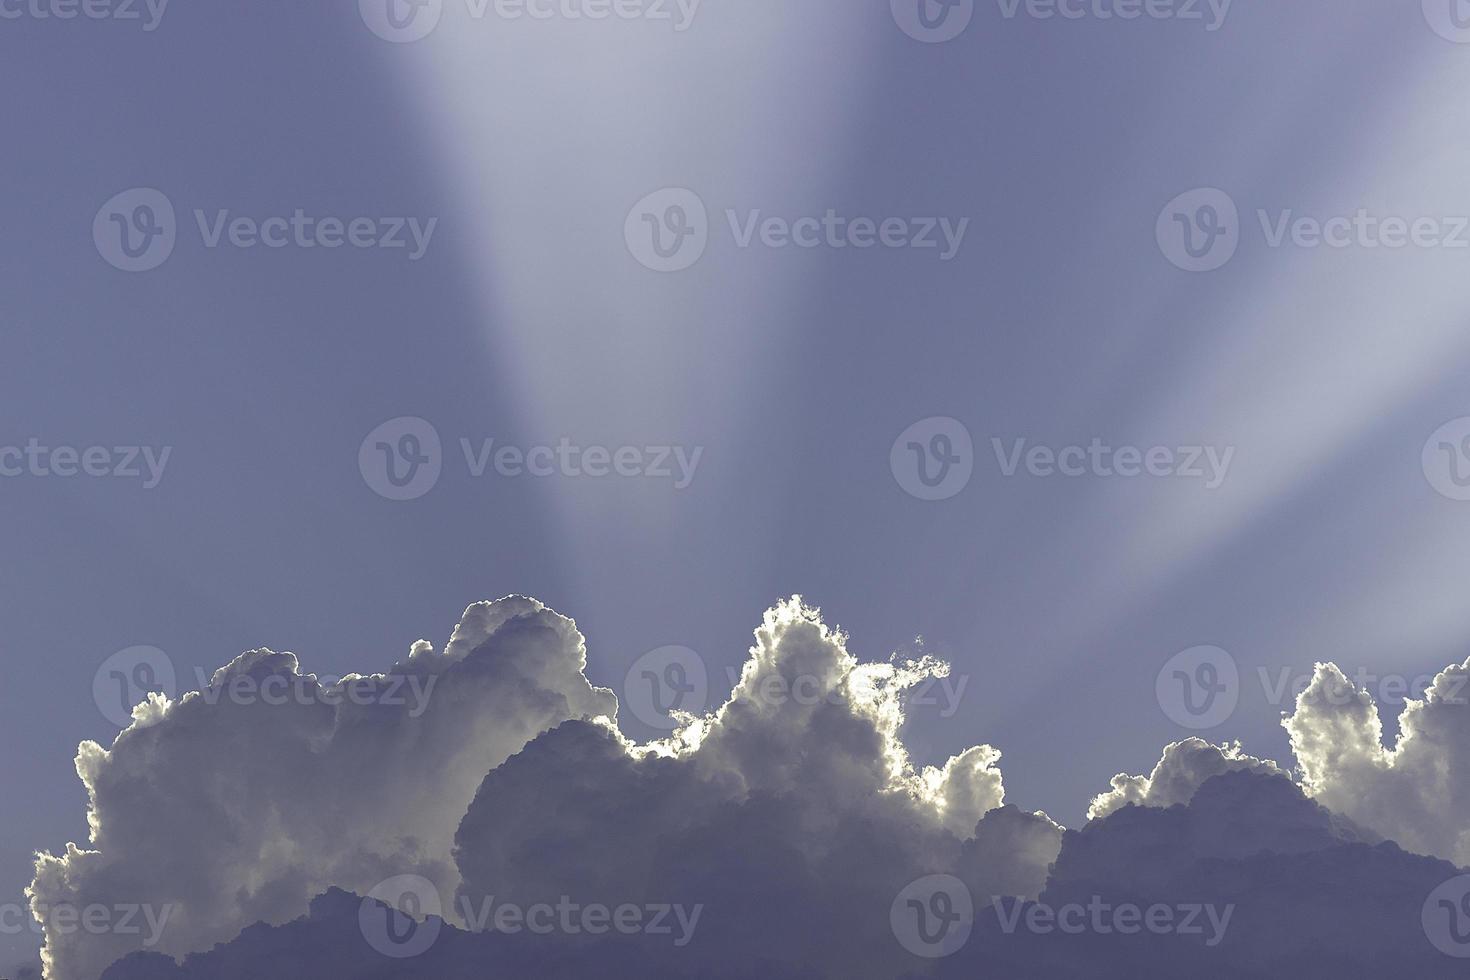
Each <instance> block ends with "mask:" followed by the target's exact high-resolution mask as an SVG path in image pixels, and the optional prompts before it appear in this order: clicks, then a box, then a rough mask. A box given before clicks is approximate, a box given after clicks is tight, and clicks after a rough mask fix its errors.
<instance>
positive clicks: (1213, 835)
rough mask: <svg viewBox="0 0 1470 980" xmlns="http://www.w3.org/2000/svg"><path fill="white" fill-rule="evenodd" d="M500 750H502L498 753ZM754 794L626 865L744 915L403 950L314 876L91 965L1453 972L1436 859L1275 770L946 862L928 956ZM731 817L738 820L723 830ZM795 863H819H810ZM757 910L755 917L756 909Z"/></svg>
mask: <svg viewBox="0 0 1470 980" xmlns="http://www.w3.org/2000/svg"><path fill="white" fill-rule="evenodd" d="M559 732H560V733H561V734H560V735H559V736H558V735H552V736H547V737H545V738H543V739H540V740H538V744H542V745H546V746H547V749H546V752H547V754H548V757H550V756H556V757H559V758H564V759H580V760H584V759H585V758H586V756H585V755H584V750H586V749H590V747H591V746H592V745H599V744H600V745H601V746H602V747H603V748H602V750H603V751H605V752H607V753H609V754H608V755H607V756H605V758H612V759H617V758H623V759H626V755H625V754H622V753H620V752H618V746H617V739H616V737H615V736H613V735H612V734H611V733H609V732H607V731H606V730H602V731H600V732H599V730H598V728H597V726H593V725H586V724H577V723H570V724H568V725H565V726H563V727H562V728H561V729H559ZM576 745H582V746H583V748H573V746H576ZM567 752H570V753H571V755H570V757H569V756H567V755H566V753H567ZM518 758H519V757H518ZM516 764H517V763H516V760H512V762H511V763H508V766H507V767H511V766H514V765H516ZM653 771H655V772H656V773H657V775H655V776H654V777H653V778H654V779H655V780H658V779H661V778H667V777H668V776H669V774H670V773H671V772H673V771H674V770H672V769H671V768H670V766H669V760H667V759H665V760H662V762H659V763H658V764H657V765H656V766H655V769H654V770H653ZM643 788H645V789H655V788H658V787H655V786H653V785H647V786H644V787H643ZM570 795H571V796H572V797H575V796H577V795H578V794H577V793H575V792H574V793H572V794H570ZM624 805H625V802H615V803H614V804H612V805H611V808H612V809H618V808H620V807H622V806H624ZM1000 814H1007V816H1006V817H1003V818H1002V819H1006V820H1018V821H1020V822H1022V823H1024V822H1026V818H1025V816H1024V815H1022V814H1019V813H1018V812H1017V811H1014V810H1013V809H1011V808H1005V809H1002V810H996V811H993V812H992V813H991V814H989V815H988V816H987V817H986V820H987V821H989V820H991V819H995V818H996V817H997V815H1000ZM764 815H765V817H766V818H767V819H766V820H757V819H756V816H755V815H754V814H751V813H747V814H745V815H740V816H737V815H734V814H733V813H732V815H731V817H730V819H729V820H727V821H723V822H719V823H717V825H716V827H715V828H714V829H715V830H716V831H717V833H716V834H712V835H696V836H695V837H694V838H692V840H693V841H694V842H697V843H699V844H701V845H703V846H704V847H706V848H709V850H704V851H697V852H692V853H690V852H683V851H680V852H678V853H675V854H673V855H669V856H668V857H667V859H666V860H664V861H661V862H659V864H660V866H659V867H658V868H656V869H654V870H653V871H652V872H651V873H650V875H649V876H648V877H647V878H646V879H640V880H646V881H657V882H658V883H659V884H660V885H668V884H670V883H671V882H673V881H674V880H675V879H676V878H677V877H678V875H680V874H681V872H680V870H679V867H680V866H681V865H685V866H690V867H691V868H692V869H693V870H692V871H690V872H683V873H684V874H687V875H688V876H689V877H688V878H687V880H686V883H687V884H689V885H690V886H691V887H693V888H694V891H692V892H690V893H689V894H688V895H685V896H684V897H685V898H689V897H693V896H694V894H695V893H696V892H697V893H698V894H699V895H700V896H702V897H703V898H704V900H706V901H707V902H708V903H709V904H708V905H707V907H706V909H705V913H704V915H705V919H703V920H701V922H702V923H703V922H706V921H707V922H708V923H710V924H711V925H713V924H715V923H716V922H718V921H719V919H720V918H721V917H722V916H721V913H722V912H723V916H724V917H727V918H731V919H734V920H736V922H737V923H749V925H748V926H745V925H738V924H737V926H736V928H734V929H733V930H730V929H726V930H722V929H720V928H710V929H706V928H705V927H704V925H703V924H702V925H701V927H700V929H699V930H698V931H697V934H696V935H695V936H694V937H693V941H692V942H691V943H689V944H688V945H687V946H684V947H679V946H676V945H675V944H674V943H673V942H672V941H670V938H669V937H663V936H654V935H649V934H647V933H640V934H630V935H624V936H617V937H609V936H606V935H604V936H588V935H572V934H570V933H567V932H565V931H563V930H552V931H551V932H548V933H546V934H541V935H536V934H531V933H530V932H529V931H527V930H526V929H520V930H518V931H516V932H514V933H509V932H504V931H497V930H489V931H484V932H468V931H464V930H461V929H457V928H455V927H453V926H451V925H448V924H441V923H439V922H438V921H437V920H433V919H430V920H427V921H425V922H424V923H423V924H421V925H418V926H415V925H414V924H413V923H412V922H411V921H409V920H407V919H403V918H401V917H400V918H399V919H398V921H397V927H398V928H400V929H402V930H403V931H402V935H403V936H409V935H412V934H413V933H414V932H415V930H416V929H429V930H430V931H431V933H432V936H433V942H431V943H429V944H428V945H427V946H426V947H425V948H424V949H423V950H422V952H421V953H419V955H416V956H413V957H410V958H403V959H395V958H393V957H391V956H385V955H383V954H382V953H381V952H379V951H378V950H376V949H374V948H373V946H372V943H371V941H370V940H369V939H368V938H367V937H368V936H370V935H371V934H372V929H371V928H365V926H364V923H373V922H386V921H390V918H391V917H392V916H393V913H391V912H390V911H389V909H388V908H387V907H386V906H383V905H381V904H379V903H378V902H375V901H373V900H371V899H367V900H364V899H362V898H360V897H358V896H355V895H349V894H345V893H342V892H337V891H334V892H331V893H329V894H327V895H325V896H323V897H322V898H320V899H318V900H317V901H316V902H314V903H313V905H312V909H311V914H310V915H309V916H308V917H306V918H303V919H302V920H300V921H298V922H294V923H291V924H289V925H286V926H281V927H269V926H256V927H252V928H251V929H249V930H247V931H246V932H245V933H244V934H243V935H242V936H241V937H240V938H239V939H238V940H236V941H235V942H233V943H230V944H228V945H225V946H222V947H220V948H218V949H216V950H214V951H212V952H209V953H205V954H201V955H197V956H193V957H190V958H189V959H188V961H187V962H186V963H185V964H184V965H183V966H176V965H175V964H173V962H172V961H170V960H168V959H167V958H165V957H159V956H155V955H151V954H146V955H135V956H133V957H130V958H128V959H126V960H124V961H122V962H120V963H118V964H116V965H115V966H114V967H113V968H112V969H110V970H109V971H108V972H107V973H106V975H105V976H104V978H103V980H247V978H248V980H254V978H257V977H259V976H262V975H270V976H272V977H273V978H274V980H322V978H336V977H341V978H358V977H372V978H374V980H409V978H417V977H424V976H432V977H435V978H436V980H472V978H473V980H495V978H507V980H509V978H518V977H524V976H537V977H546V978H549V980H561V978H566V980H572V978H581V977H586V976H598V977H603V978H606V980H623V978H628V980H632V978H638V980H642V978H646V977H658V978H660V980H680V978H691V980H692V978H696V977H698V978H718V980H725V978H729V980H734V978H749V977H752V976H760V977H771V978H774V980H794V978H809V980H816V978H836V977H841V978H844V980H847V978H855V980H892V978H895V977H908V978H919V977H929V978H936V980H948V978H954V980H971V978H974V977H990V976H994V977H1006V978H1016V980H1070V978H1073V977H1087V978H1089V980H1136V978H1137V977H1141V976H1150V977H1152V976H1170V977H1173V976H1208V977H1231V978H1232V980H1276V978H1279V977H1288V976H1289V977H1292V978H1293V980H1369V978H1372V980H1377V978H1381V977H1388V976H1412V977H1414V978H1416V980H1452V978H1461V977H1463V976H1464V960H1462V959H1453V958H1451V957H1448V956H1445V955H1443V954H1442V953H1441V952H1440V951H1439V950H1438V949H1436V948H1435V945H1434V943H1433V941H1432V940H1431V938H1430V937H1429V935H1428V934H1427V932H1426V926H1425V923H1424V922H1423V921H1421V910H1422V909H1423V908H1425V906H1426V901H1425V900H1426V897H1429V896H1432V895H1433V894H1434V893H1435V890H1436V889H1437V888H1439V887H1440V886H1441V885H1442V884H1443V883H1445V882H1446V880H1453V879H1452V876H1453V875H1455V869H1454V868H1453V867H1452V866H1451V865H1449V864H1447V863H1446V862H1443V861H1439V860H1436V859H1433V858H1427V857H1420V856H1416V855H1412V854H1408V853H1406V852H1405V851H1403V850H1401V849H1400V848H1399V847H1398V846H1397V845H1395V844H1392V843H1387V842H1385V843H1373V842H1371V841H1369V840H1365V839H1363V838H1362V837H1361V836H1360V835H1359V834H1357V833H1356V832H1355V831H1353V830H1351V829H1350V828H1345V827H1344V825H1343V824H1342V823H1341V822H1340V821H1338V820H1337V819H1336V818H1335V816H1334V815H1333V814H1331V813H1329V812H1328V811H1327V810H1326V809H1325V808H1323V807H1322V806H1320V805H1319V804H1316V803H1314V802H1312V801H1311V800H1309V799H1307V798H1306V797H1305V796H1304V795H1303V794H1302V792H1301V791H1300V789H1299V788H1298V787H1297V786H1295V785H1294V784H1293V783H1292V782H1291V781H1290V780H1289V779H1287V778H1286V777H1284V776H1281V775H1270V774H1263V773H1259V772H1251V771H1240V770H1236V771H1231V772H1227V773H1225V774H1223V775H1220V776H1216V777H1213V778H1211V779H1208V780H1206V781H1205V782H1204V784H1202V785H1201V787H1200V788H1199V790H1198V791H1197V792H1196V793H1195V795H1194V797H1193V799H1192V800H1191V801H1190V802H1188V803H1187V804H1180V805H1175V806H1172V807H1168V808H1159V807H1144V806H1137V805H1128V806H1124V807H1122V808H1121V809H1119V810H1117V811H1115V812H1114V813H1112V814H1111V815H1110V816H1108V817H1106V818H1103V819H1100V820H1097V821H1093V822H1092V823H1090V824H1088V825H1087V826H1085V827H1083V828H1082V829H1081V830H1078V831H1068V832H1066V834H1065V837H1064V840H1063V843H1062V849H1061V854H1060V856H1058V857H1057V859H1056V861H1055V864H1054V866H1053V869H1052V871H1051V874H1050V877H1049V880H1048V882H1047V884H1046V887H1045V889H1044V890H1043V891H1042V892H1041V894H1040V895H1039V896H1037V898H1036V899H1035V900H1033V901H1025V902H1017V901H1014V900H1011V899H1003V898H992V897H991V895H989V894H987V893H986V892H984V891H977V890H973V889H970V888H969V886H967V885H965V884H964V883H963V882H957V883H956V885H954V886H952V887H959V888H963V889H966V892H965V893H966V895H967V897H968V898H970V899H972V901H971V902H970V903H969V904H968V905H967V906H966V913H965V921H964V922H963V931H964V933H965V936H966V939H965V941H964V942H963V943H960V944H959V945H958V946H957V948H955V949H953V950H952V951H951V952H950V955H948V956H946V957H944V958H926V957H925V956H923V955H916V954H915V953H913V952H911V951H910V950H908V949H906V948H904V947H903V941H902V939H901V938H900V931H899V930H896V929H893V928H890V926H891V922H890V913H891V906H892V900H893V895H892V894H888V893H884V892H883V891H882V889H877V888H870V887H869V886H870V884H871V883H872V882H873V879H874V877H875V875H874V872H873V866H874V865H877V866H879V867H880V868H885V867H887V866H888V865H889V864H890V861H889V859H887V858H886V857H885V855H883V854H882V853H880V852H876V851H875V852H872V853H871V854H870V855H869V861H868V862H866V863H865V862H848V863H845V864H841V865H830V866H827V867H823V868H820V869H814V868H812V867H811V866H809V865H807V864H805V863H803V861H802V858H803V855H801V854H799V853H796V852H795V851H794V849H780V850H774V851H770V850H768V851H760V850H757V851H754V852H749V851H746V850H744V848H745V847H747V846H748V845H750V844H751V843H753V842H754V840H756V839H758V838H759V831H760V829H761V828H769V827H772V826H784V827H785V829H787V830H789V829H790V827H789V826H787V825H785V820H786V819H787V817H789V816H790V814H789V813H787V812H784V811H782V810H781V809H780V808H775V809H772V810H765V811H764ZM703 819H704V818H703V817H700V818H699V819H698V820H696V821H695V822H696V823H698V822H701V821H702V820H703ZM751 824H754V825H755V827H756V830H754V831H752V830H751V829H750V825H751ZM742 830H744V831H745V836H743V837H739V836H737V837H736V838H735V839H734V840H729V841H726V840H723V839H722V835H723V834H725V833H727V832H733V833H736V834H737V835H738V834H739V833H740V832H741V831H742ZM975 839H976V840H979V839H980V838H979V837H977V838H975ZM561 842H562V838H561V836H560V835H559V834H556V835H553V837H552V838H551V839H548V840H546V841H542V842H539V843H541V844H544V845H546V846H547V847H548V848H552V847H554V846H556V845H558V844H560V843H561ZM525 843H526V842H524V841H522V842H518V843H517V845H516V847H517V848H520V847H523V846H525ZM619 843H622V841H615V842H613V846H617V844H619ZM486 845H487V846H491V845H492V842H489V841H487V842H486ZM588 849H589V850H590V849H591V848H590V846H589V848H588ZM547 853H550V852H549V851H548V852H547ZM793 862H794V863H793ZM572 864H573V862H572V861H571V860H567V861H564V862H560V863H559V867H560V868H561V870H559V871H558V872H556V873H557V874H558V875H567V874H573V873H574V872H572V871H571V866H572ZM628 864H629V865H631V864H633V861H631V860H630V861H629V862H628ZM526 867H527V870H528V871H529V868H530V862H529V861H528V862H526ZM814 870H820V874H821V876H822V877H821V878H818V879H814V878H813V876H812V873H811V872H813V871H814ZM878 876H879V877H881V876H882V872H881V871H880V872H879V874H878ZM560 880H561V881H566V879H565V878H561V879H560ZM467 881H468V875H467ZM516 881H517V884H516V885H515V886H514V887H515V888H516V889H517V890H518V891H522V892H524V889H526V888H527V887H528V886H527V885H526V884H525V882H524V881H523V880H521V879H520V878H517V879H516ZM470 887H473V886H470ZM844 887H845V888H846V889H848V891H847V892H846V893H845V894H844V893H843V892H842V889H843V888H844ZM553 890H554V888H553ZM497 900H498V899H497ZM1130 909H1131V910H1133V911H1132V912H1129V910H1130ZM901 911H905V910H902V909H901ZM956 914H958V913H956ZM1066 923H1071V924H1073V925H1077V924H1080V925H1081V928H1072V927H1070V926H1067V925H1065V924H1066ZM1145 923H1147V925H1145ZM766 928H773V929H774V930H775V931H774V932H770V933H766V932H763V931H761V930H763V929H766ZM908 938H911V937H908ZM884 946H886V947H887V948H886V949H884V948H880V947H884Z"/></svg>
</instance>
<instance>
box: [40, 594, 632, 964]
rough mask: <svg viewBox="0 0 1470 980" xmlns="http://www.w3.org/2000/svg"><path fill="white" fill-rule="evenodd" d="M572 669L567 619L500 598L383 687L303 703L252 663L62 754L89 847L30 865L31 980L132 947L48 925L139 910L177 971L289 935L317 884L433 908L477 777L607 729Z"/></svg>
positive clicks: (119, 936)
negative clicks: (407, 894)
mask: <svg viewBox="0 0 1470 980" xmlns="http://www.w3.org/2000/svg"><path fill="white" fill-rule="evenodd" d="M584 666H585V649H584V647H583V643H582V637H581V634H580V633H578V632H577V629H576V627H575V625H574V624H573V623H572V622H571V621H570V620H568V619H565V618H563V617H561V616H559V615H557V614H556V613H554V612H552V611H551V610H549V609H547V608H546V607H545V606H543V605H542V604H541V603H539V602H536V601H534V600H531V599H524V598H509V599H505V600H502V601H500V602H496V603H480V604H477V605H474V606H471V607H470V608H469V609H468V610H467V611H466V612H465V614H464V617H463V619H462V620H461V621H460V623H459V625H458V626H457V627H456V628H455V630H454V634H453V637H452V638H451V640H450V642H449V645H448V646H447V647H446V648H445V650H444V652H443V653H442V654H438V653H435V652H434V650H433V649H432V647H431V646H430V644H428V643H427V642H424V641H420V642H419V643H417V644H415V645H414V646H413V648H412V650H411V652H410V655H409V656H408V658H407V659H406V660H405V661H404V662H402V663H400V664H397V665H395V666H394V667H393V668H392V670H390V671H389V672H387V673H386V674H382V675H375V676H372V677H349V678H344V679H343V680H342V681H340V682H338V683H335V684H330V685H326V686H323V685H322V684H319V683H318V682H317V679H316V678H315V677H314V676H313V675H310V674H306V675H303V674H302V673H301V670H300V665H299V664H298V662H297V659H296V657H295V656H293V655H291V654H289V653H273V652H271V651H268V650H262V651H256V652H253V653H248V654H245V655H243V656H241V657H239V658H238V659H236V660H235V662H234V663H232V664H230V665H229V666H227V667H225V668H223V669H222V670H220V671H219V672H217V673H216V674H215V675H214V677H213V679H212V682H211V684H210V686H209V688H208V689H207V690H206V691H205V692H194V693H190V694H187V695H185V696H184V697H182V698H181V699H179V700H178V701H176V702H169V701H167V700H165V699H163V698H161V697H157V696H155V697H153V698H150V700H149V701H148V702H147V703H145V704H144V705H141V706H140V707H139V708H138V709H137V711H136V712H135V714H134V719H135V720H134V723H133V725H132V726H131V727H130V728H128V729H127V730H126V731H124V732H123V733H122V734H121V735H119V736H118V738H117V740H116V741H115V742H114V744H113V745H112V747H111V748H110V749H107V748H103V747H102V746H101V745H98V744H96V743H94V742H86V743H83V744H82V746H81V748H80V749H79V751H78V754H77V773H78V775H79V776H80V777H81V779H82V782H83V783H84V784H85V786H86V789H87V793H88V796H89V798H90V810H89V820H90V826H91V842H90V845H89V846H88V847H86V848H82V847H78V846H77V845H75V844H73V845H70V846H68V848H67V850H66V852H65V853H64V854H62V855H60V856H54V855H50V854H43V855H41V856H40V857H39V858H38V860H37V864H36V878H35V882H34V883H33V885H32V888H31V903H32V907H33V910H34V911H35V913H36V914H37V918H38V919H39V920H40V921H41V922H42V923H43V925H45V926H46V946H45V950H44V954H43V955H44V959H45V961H46V963H47V974H48V976H49V977H51V978H54V980H94V978H95V977H96V976H97V975H98V974H100V973H101V972H102V970H103V969H104V968H105V967H106V966H107V965H108V964H109V963H111V962H112V961H113V960H114V959H116V958H117V957H119V956H121V955H123V954H125V953H127V952H129V951H130V950H131V949H136V948H138V947H139V945H140V943H142V942H143V941H144V940H145V939H147V938H150V937H149V936H148V933H147V930H144V931H142V932H141V933H139V934H133V933H131V932H124V931H122V930H120V929H112V930H105V931H93V930H78V929H73V930H67V929H64V928H62V927H61V926H62V925H64V923H58V921H57V918H58V917H57V915H56V913H55V911H54V910H58V909H81V910H85V909H88V908H103V909H109V910H115V909H117V908H118V907H119V906H133V907H136V906H144V907H145V910H146V911H149V912H151V913H152V914H153V916H154V917H155V919H156V920H162V921H163V922H164V925H163V927H162V928H161V929H160V930H158V932H159V935H158V936H157V937H156V938H158V939H159V944H158V947H157V948H158V949H159V950H160V951H162V952H165V953H169V954H175V955H177V954H183V953H189V952H194V951H198V950H204V949H208V948H210V947H211V946H213V945H214V944H216V943H220V942H225V941H228V940H230V939H232V938H234V937H235V935H236V934H238V933H239V931H240V930H241V929H242V928H244V927H245V926H247V925H250V924H251V923H254V922H267V923H283V922H287V921H290V920H292V919H294V918H296V917H298V916H300V915H302V914H304V913H305V912H306V910H307V907H308V902H309V901H310V900H311V899H312V898H313V897H314V896H316V895H319V894H321V893H322V892H323V891H325V890H326V889H327V888H330V887H332V886H337V887H341V888H346V889H352V890H360V891H366V890H368V889H370V888H371V887H372V886H373V885H374V884H375V883H376V882H378V881H380V880H382V879H383V878H384V877H385V876H387V875H388V874H390V873H391V874H397V873H404V872H412V873H414V874H418V875H422V876H423V877H425V878H426V879H428V880H430V881H432V882H434V883H435V884H436V885H437V886H438V887H441V888H443V889H445V890H446V891H447V892H450V893H452V892H453V891H454V889H455V888H456V887H457V886H458V872H457V870H456V868H455V865H454V861H453V857H452V854H451V850H452V842H453V837H454V833H455V830H456V828H457V827H458V825H459V822H460V819H461V818H462V817H463V816H464V812H465V809H466V807H467V806H468V805H469V802H470V800H471V799H472V798H473V797H474V794H475V792H476V790H477V789H478V787H479V785H480V783H481V781H482V780H483V779H484V776H485V773H486V772H487V771H489V770H490V769H493V768H494V767H495V766H498V765H499V764H500V763H502V762H504V761H505V759H507V758H508V757H509V756H510V755H512V754H513V753H515V752H517V751H519V750H520V749H521V748H522V747H524V746H525V745H526V743H527V742H528V741H530V740H531V739H532V738H534V737H535V736H537V735H539V734H540V733H542V732H544V731H546V730H548V729H550V728H553V727H554V726H556V725H558V724H560V723H561V722H564V721H567V720H568V719H578V718H595V717H599V716H611V715H613V714H614V713H615V711H616V699H615V698H614V696H613V694H612V692H611V691H607V690H601V689H597V688H594V687H592V686H591V685H590V684H589V683H588V682H587V680H586V678H585V676H584V673H583V668H584Z"/></svg>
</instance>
